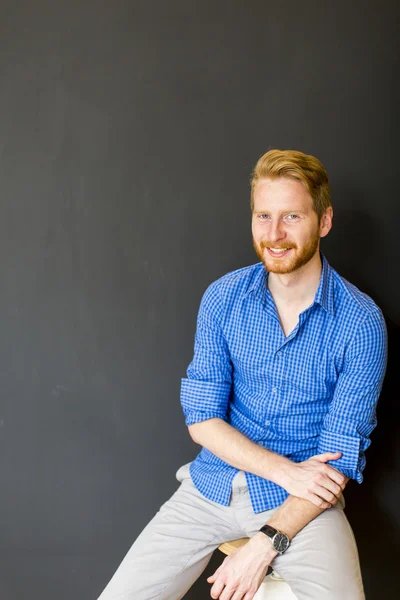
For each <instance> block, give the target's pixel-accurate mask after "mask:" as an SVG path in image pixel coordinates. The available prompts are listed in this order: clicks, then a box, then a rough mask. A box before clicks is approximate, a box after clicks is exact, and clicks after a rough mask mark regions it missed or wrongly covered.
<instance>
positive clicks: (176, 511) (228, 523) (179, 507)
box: [99, 464, 365, 600]
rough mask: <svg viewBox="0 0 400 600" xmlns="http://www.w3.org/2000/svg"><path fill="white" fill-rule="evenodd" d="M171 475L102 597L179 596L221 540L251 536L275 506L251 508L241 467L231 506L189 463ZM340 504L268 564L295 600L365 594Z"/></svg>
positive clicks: (350, 599) (168, 599) (359, 598)
mask: <svg viewBox="0 0 400 600" xmlns="http://www.w3.org/2000/svg"><path fill="white" fill-rule="evenodd" d="M176 477H177V479H178V481H180V482H181V485H180V487H179V488H178V489H177V491H176V492H175V493H174V494H173V495H172V497H171V498H170V499H169V500H168V501H167V502H166V503H165V504H163V506H162V507H161V508H160V510H159V511H158V513H157V514H156V515H155V517H154V518H153V519H152V520H151V521H150V523H149V524H148V525H147V527H146V528H145V529H144V530H143V532H142V533H141V534H140V536H139V537H138V538H137V540H136V541H135V542H134V544H133V546H132V547H131V549H130V550H129V551H128V553H127V555H126V556H125V558H124V560H123V561H122V563H121V565H120V566H119V568H118V569H117V571H116V573H115V574H114V576H113V578H112V579H111V581H110V582H109V584H108V585H107V587H106V588H105V590H104V591H103V593H102V594H101V596H100V598H99V600H180V599H181V598H183V597H184V595H185V593H186V592H187V590H188V589H189V588H190V587H191V585H192V584H193V583H194V582H195V581H196V579H197V578H198V577H199V576H200V574H201V573H202V572H203V570H204V569H205V567H206V566H207V563H208V561H209V560H210V558H211V555H212V553H213V551H214V550H215V549H216V548H217V547H218V546H219V544H221V543H222V542H226V541H229V540H232V539H237V538H241V537H246V536H247V537H251V536H252V535H254V534H255V533H256V532H257V531H258V530H259V529H260V527H261V526H262V525H264V524H265V523H266V522H267V521H268V519H269V518H270V516H271V515H272V514H273V512H274V510H275V509H273V510H269V511H265V512H262V513H258V514H254V513H253V510H252V507H251V504H250V498H249V494H248V490H247V485H246V479H245V476H244V473H243V472H239V473H238V474H237V475H236V477H235V479H234V481H233V486H232V497H231V502H230V505H229V506H221V505H220V504H217V503H215V502H212V501H211V500H207V498H204V496H202V495H201V494H200V492H198V491H197V490H196V488H195V486H194V485H193V483H192V480H191V478H190V474H189V464H188V465H184V466H183V467H181V468H180V469H179V470H178V472H177V474H176ZM343 508H344V499H343V496H342V498H341V499H340V500H339V502H338V503H337V504H336V506H335V507H333V508H330V509H328V510H326V511H324V512H323V513H322V514H321V515H320V516H318V517H317V518H316V519H314V520H313V521H311V523H309V524H308V525H307V526H306V527H305V528H304V529H303V530H302V531H300V532H299V533H298V534H297V535H296V537H295V538H294V539H293V540H292V542H291V545H290V547H289V549H288V550H287V552H285V554H282V555H280V556H277V557H276V558H275V560H274V561H273V568H274V570H275V571H276V572H277V573H278V574H279V575H280V576H281V577H283V579H285V581H287V583H288V584H289V585H290V587H291V588H292V590H293V592H294V594H295V595H296V596H297V598H298V599H299V600H364V599H365V595H364V591H363V585H362V580H361V571H360V565H359V560H358V552H357V546H356V543H355V539H354V535H353V532H352V530H351V527H350V525H349V522H348V521H347V518H346V516H345V514H344V512H343Z"/></svg>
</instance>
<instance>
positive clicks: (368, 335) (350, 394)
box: [181, 256, 387, 513]
mask: <svg viewBox="0 0 400 600" xmlns="http://www.w3.org/2000/svg"><path fill="white" fill-rule="evenodd" d="M267 278H268V272H267V271H266V270H265V268H264V266H263V264H262V263H257V264H255V265H251V266H249V267H244V268H242V269H238V270H236V271H233V272H231V273H228V274H227V275H225V276H223V277H221V278H220V279H218V280H217V281H215V282H213V283H212V284H211V285H210V286H209V287H208V288H207V290H206V291H205V293H204V295H203V298H202V300H201V304H200V309H199V313H198V318H197V330H196V336H195V347H194V357H193V360H192V362H191V363H190V365H189V367H188V369H187V377H186V378H183V379H182V385H181V403H182V408H183V411H184V415H185V420H186V424H187V425H191V424H193V423H197V422H200V421H205V420H207V419H211V418H214V417H219V418H220V419H223V420H225V421H227V422H228V423H230V424H231V425H232V426H233V427H235V428H236V429H238V430H239V431H240V432H242V433H243V434H244V435H246V436H247V437H248V438H249V439H251V440H252V441H254V442H256V443H258V444H261V445H262V446H264V447H266V448H268V449H270V450H272V451H274V452H277V453H278V454H281V455H284V456H287V457H288V458H290V459H291V460H293V461H295V462H300V461H303V460H306V459H307V458H309V457H310V456H313V455H315V454H320V453H322V452H326V451H332V452H333V451H339V450H340V451H341V452H342V453H343V454H342V457H341V458H340V459H339V460H336V461H332V462H331V463H330V464H332V465H333V466H334V467H335V468H337V469H338V470H340V471H341V472H342V473H343V474H344V475H346V476H347V477H350V478H352V479H355V480H357V481H358V482H359V483H361V481H362V479H363V476H362V471H363V469H364V467H365V454H364V453H365V450H366V449H367V448H368V446H369V445H370V439H369V436H370V434H371V431H372V430H373V429H374V427H375V426H376V413H375V409H376V403H377V400H378V397H379V394H380V390H381V386H382V382H383V377H384V373H385V368H386V355H387V339H386V327H385V322H384V318H383V315H382V313H381V311H380V309H379V308H378V307H377V306H376V304H375V303H374V302H373V300H372V299H371V298H370V297H368V296H367V295H366V294H364V293H362V292H360V291H359V290H358V289H357V288H356V287H355V286H354V285H352V284H351V283H349V282H348V281H346V280H345V279H343V278H342V277H341V276H340V275H339V274H338V273H337V272H336V271H335V270H334V269H332V267H330V266H329V264H328V262H327V260H326V259H325V257H323V256H322V274H321V279H320V284H319V287H318V290H317V293H316V295H315V299H314V302H313V304H312V305H311V306H310V307H309V308H308V309H307V310H305V311H304V312H303V313H301V315H300V317H299V323H298V325H297V326H296V328H295V329H294V330H293V331H292V333H291V334H290V335H289V336H288V337H287V338H286V337H285V335H284V333H283V330H282V328H281V325H280V322H279V318H278V315H277V312H276V308H275V304H274V301H273V299H272V296H271V294H270V292H269V290H268V287H267ZM190 472H191V477H192V480H193V482H194V484H195V486H196V487H197V489H198V490H199V491H200V492H201V493H202V494H203V495H204V496H205V497H207V498H209V499H210V500H213V501H214V502H217V503H220V504H223V505H228V504H229V500H230V494H231V484H232V480H233V478H234V476H235V475H236V473H237V472H238V470H237V469H235V468H234V467H231V466H230V465H228V464H227V463H225V462H224V461H222V460H221V459H219V458H218V457H217V456H215V455H214V454H212V453H211V452H210V451H208V450H207V449H205V448H203V449H202V450H201V452H200V453H199V454H198V456H197V457H196V459H195V460H194V461H193V462H192V465H191V469H190ZM246 478H247V483H248V488H249V494H250V498H251V501H252V506H253V510H254V512H255V513H258V512H261V511H264V510H268V509H271V508H274V507H276V506H278V505H279V504H281V503H282V502H283V501H284V500H285V498H286V497H287V496H288V493H287V492H286V490H284V489H283V488H281V487H280V486H278V485H276V484H275V483H273V482H271V481H269V480H266V479H263V478H261V477H258V476H256V475H253V474H251V473H246Z"/></svg>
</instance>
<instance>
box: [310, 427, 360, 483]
mask: <svg viewBox="0 0 400 600" xmlns="http://www.w3.org/2000/svg"><path fill="white" fill-rule="evenodd" d="M360 444H361V440H360V438H358V437H354V436H350V435H343V434H342V433H336V432H334V431H327V430H324V431H322V432H321V435H320V438H319V443H318V454H322V453H324V452H341V453H342V456H341V457H340V458H338V459H337V460H329V461H328V462H327V464H328V465H331V466H332V467H334V468H335V469H337V470H338V471H340V472H341V473H343V475H345V476H346V477H349V478H350V479H355V480H356V481H358V483H361V482H362V480H363V476H362V469H363V468H364V465H365V461H364V460H363V459H362V456H361V454H362V455H363V453H361V450H360Z"/></svg>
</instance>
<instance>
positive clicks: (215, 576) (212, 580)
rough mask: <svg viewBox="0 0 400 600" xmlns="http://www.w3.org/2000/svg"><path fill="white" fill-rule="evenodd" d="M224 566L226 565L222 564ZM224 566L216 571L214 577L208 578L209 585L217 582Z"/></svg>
mask: <svg viewBox="0 0 400 600" xmlns="http://www.w3.org/2000/svg"><path fill="white" fill-rule="evenodd" d="M224 562H225V561H224ZM223 564H224V563H222V565H223ZM222 565H220V566H219V567H218V569H217V570H216V571H215V573H213V575H210V576H209V577H207V581H208V583H214V581H215V580H216V578H217V577H218V575H219V573H220V572H221V568H222Z"/></svg>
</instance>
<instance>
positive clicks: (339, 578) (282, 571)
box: [272, 507, 365, 600]
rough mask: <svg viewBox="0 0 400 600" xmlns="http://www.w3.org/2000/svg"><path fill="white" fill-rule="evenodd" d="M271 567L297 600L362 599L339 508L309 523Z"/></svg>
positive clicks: (353, 548) (352, 549)
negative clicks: (322, 599)
mask: <svg viewBox="0 0 400 600" xmlns="http://www.w3.org/2000/svg"><path fill="white" fill-rule="evenodd" d="M272 566H273V568H274V569H276V571H277V573H278V574H279V575H280V576H281V577H283V579H285V581H287V583H288V584H289V585H290V587H291V588H292V590H293V592H294V594H295V595H296V596H297V598H298V600H321V598H324V600H364V599H365V595H364V590H363V584H362V578H361V569H360V563H359V558H358V551H357V546H356V542H355V538H354V534H353V531H352V529H351V527H350V524H349V522H348V520H347V517H346V515H345V513H344V511H343V510H342V508H340V507H334V508H331V509H328V510H326V511H325V512H323V513H322V514H321V515H319V516H318V517H316V518H315V519H314V520H313V521H311V522H310V523H309V524H308V525H307V526H306V527H305V528H304V529H303V530H302V531H300V532H299V533H298V534H297V535H296V537H295V538H294V539H293V540H292V543H291V545H290V547H289V549H288V551H287V552H285V554H283V555H281V556H278V557H277V558H276V559H275V560H274V562H273V565H272Z"/></svg>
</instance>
